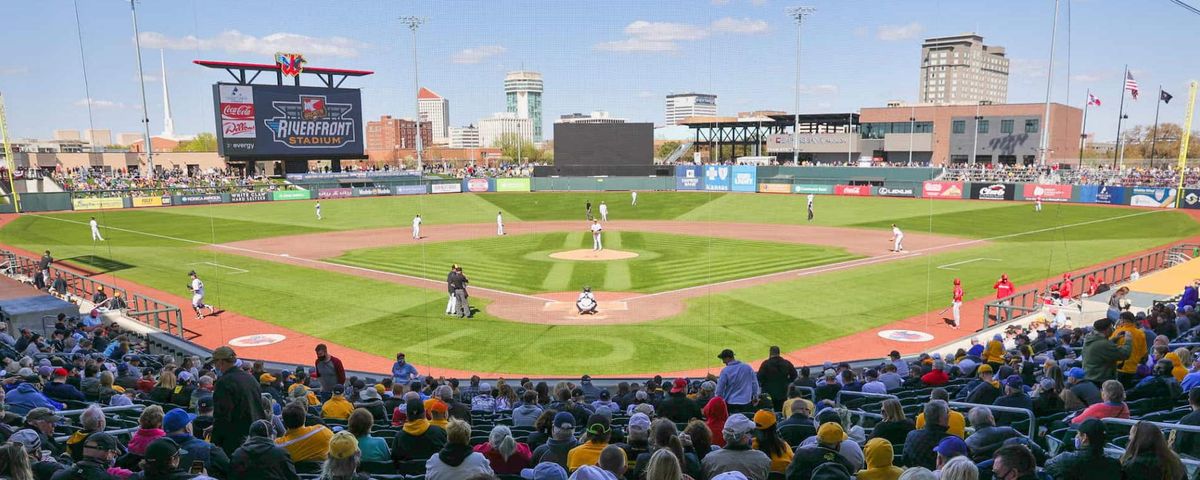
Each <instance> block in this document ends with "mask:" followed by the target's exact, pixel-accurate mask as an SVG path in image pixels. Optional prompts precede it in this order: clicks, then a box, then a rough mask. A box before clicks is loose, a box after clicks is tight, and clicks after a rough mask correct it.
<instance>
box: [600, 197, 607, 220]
mask: <svg viewBox="0 0 1200 480" xmlns="http://www.w3.org/2000/svg"><path fill="white" fill-rule="evenodd" d="M600 221H602V222H607V221H608V205H607V204H605V203H604V202H600Z"/></svg>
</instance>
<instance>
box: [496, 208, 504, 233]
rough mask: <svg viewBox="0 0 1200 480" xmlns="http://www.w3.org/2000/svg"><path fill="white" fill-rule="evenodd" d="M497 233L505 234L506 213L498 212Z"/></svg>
mask: <svg viewBox="0 0 1200 480" xmlns="http://www.w3.org/2000/svg"><path fill="white" fill-rule="evenodd" d="M496 235H504V215H502V214H499V213H497V214H496Z"/></svg>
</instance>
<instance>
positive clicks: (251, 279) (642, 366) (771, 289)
mask: <svg viewBox="0 0 1200 480" xmlns="http://www.w3.org/2000/svg"><path fill="white" fill-rule="evenodd" d="M548 198H554V199H556V201H557V202H560V203H562V204H563V206H556V207H554V208H550V207H548V206H547V204H546V203H545V202H546V200H545V199H548ZM588 198H591V199H593V202H594V203H595V202H598V200H596V199H605V200H606V201H609V200H607V199H608V198H610V197H609V196H605V195H602V194H592V193H588V194H583V193H579V194H565V193H563V194H560V193H554V194H542V193H538V194H487V195H471V194H463V195H443V196H420V197H393V198H386V197H385V198H369V199H353V200H337V201H324V202H322V207H323V210H324V211H325V213H326V220H324V221H322V222H317V221H316V220H315V218H313V212H312V205H313V203H314V202H311V201H307V202H306V201H297V202H271V203H261V204H243V205H229V206H211V207H186V208H163V209H150V210H121V211H104V212H95V213H87V212H80V213H61V214H51V215H45V216H30V215H25V216H22V217H21V218H19V219H17V220H15V221H13V222H12V223H10V224H9V225H7V226H5V227H4V228H3V229H0V242H3V243H5V244H10V245H15V246H18V247H21V248H24V249H27V250H32V251H41V250H43V249H46V248H49V249H51V250H53V251H54V254H55V256H56V257H57V258H60V259H63V258H78V259H79V261H80V262H83V261H85V260H86V262H87V263H89V264H92V265H102V266H106V267H109V268H114V269H115V270H113V271H111V272H109V273H106V275H114V276H119V277H121V278H125V279H128V280H131V281H134V282H138V283H141V284H145V285H148V286H150V287H154V288H158V289H161V290H164V291H169V292H173V293H175V294H177V295H179V296H184V297H186V295H187V292H186V291H184V289H183V286H184V283H185V281H186V276H185V273H186V272H187V270H189V269H192V268H194V269H196V270H197V271H199V272H200V273H201V275H202V276H203V277H204V278H205V281H206V284H207V285H208V287H209V296H210V299H211V300H213V301H215V302H216V303H217V304H218V305H220V306H221V307H222V308H225V309H228V310H231V311H235V312H238V313H241V314H245V315H248V316H251V317H254V318H258V319H261V320H264V321H267V322H272V323H276V324H279V325H283V326H286V327H289V328H292V329H295V330H297V331H300V332H303V333H306V334H310V335H313V336H317V337H319V338H325V339H328V340H330V341H331V342H337V343H342V344H346V345H351V346H354V347H356V348H359V349H362V350H364V351H368V352H372V353H376V354H379V355H384V356H391V355H393V354H394V353H395V352H396V351H405V352H406V353H408V354H409V358H410V359H411V360H412V361H414V362H416V363H418V364H427V365H437V366H441V367H450V368H459V369H464V370H475V371H493V372H495V371H504V372H520V373H529V374H542V375H578V374H579V373H581V372H582V371H587V372H589V373H593V374H601V373H607V374H622V373H624V374H633V373H653V372H660V371H667V370H682V369H689V368H703V367H714V368H715V367H717V366H719V364H718V363H717V361H716V359H715V358H713V357H714V353H715V352H716V351H719V350H720V349H721V348H732V349H734V350H735V351H738V353H739V354H742V355H743V356H751V357H753V356H761V355H765V352H766V346H768V345H772V344H776V345H779V346H781V347H782V348H784V349H785V350H792V349H797V348H802V347H804V346H807V345H813V344H817V343H821V342H823V341H826V340H828V339H831V338H837V337H841V336H844V335H848V334H851V333H854V332H857V331H861V330H865V329H869V328H872V327H876V326H879V325H883V324H886V323H888V322H891V321H894V320H896V319H900V318H905V317H909V316H912V315H917V314H920V313H922V312H927V311H930V310H938V309H940V308H942V307H944V306H945V305H946V304H947V303H948V301H949V292H950V282H951V280H952V279H953V278H954V277H959V278H962V279H963V283H964V288H965V290H966V293H967V298H968V299H972V298H979V297H990V296H992V295H993V291H992V290H991V284H992V282H993V281H994V279H995V277H997V276H998V275H999V273H1000V272H1002V271H1003V272H1006V273H1008V274H1009V276H1010V277H1012V278H1013V279H1014V281H1015V282H1017V283H1019V284H1020V283H1029V282H1032V281H1035V280H1038V279H1042V278H1047V277H1052V276H1055V275H1058V274H1060V273H1062V272H1063V271H1067V270H1070V269H1078V268H1081V267H1083V266H1085V265H1091V264H1095V263H1100V262H1103V261H1105V260H1108V259H1111V258H1114V257H1117V256H1120V255H1124V254H1128V253H1132V252H1135V251H1140V250H1144V249H1147V248H1150V247H1154V246H1158V245H1162V244H1166V243H1170V242H1172V241H1174V240H1175V239H1178V238H1181V237H1186V236H1193V235H1200V227H1198V225H1197V224H1196V223H1195V222H1194V221H1192V220H1191V218H1190V217H1189V216H1187V215H1186V214H1185V213H1183V212H1174V211H1155V212H1154V213H1142V212H1147V210H1137V209H1122V208H1110V207H1097V206H1084V205H1057V204H1047V205H1046V209H1045V211H1043V212H1041V213H1040V214H1035V213H1034V212H1033V211H1032V206H1030V205H1028V204H1020V203H1010V202H996V203H989V202H980V201H975V202H968V201H941V200H936V201H934V200H916V199H888V198H849V197H832V196H820V197H817V219H816V221H815V222H814V223H816V224H822V225H834V226H857V227H862V228H869V229H879V228H887V226H888V225H889V224H890V223H892V222H893V221H894V222H897V223H901V224H902V226H903V228H904V229H905V230H907V231H909V232H918V231H929V230H932V231H933V232H934V233H943V234H953V235H959V236H964V237H973V238H993V237H996V236H999V235H1010V234H1013V233H1019V232H1030V231H1036V230H1043V229H1047V230H1045V231H1042V232H1040V233H1032V234H1027V235H1016V236H1010V237H1007V238H1001V239H996V240H994V241H991V242H989V243H987V244H986V245H982V246H978V247H972V248H968V249H964V250H959V251H955V252H949V253H938V254H931V255H921V256H917V257H913V258H910V259H906V260H901V261H896V262H889V263H886V264H881V265H876V266H872V267H869V268H862V269H851V270H845V271H839V272H832V273H827V274H822V275H819V276H811V277H799V278H797V279H795V280H792V281H787V282H780V283H774V284H771V285H765V286H756V287H753V288H747V289H740V290H735V291H728V292H724V293H721V294H717V295H711V296H707V297H700V298H695V299H692V300H691V301H689V303H688V305H687V310H686V311H685V312H684V313H682V314H680V315H678V316H675V317H672V318H667V319H663V320H660V321H656V322H651V323H646V324H639V325H612V326H586V325H579V326H546V325H530V324H520V323H512V322H507V321H502V320H498V319H494V318H490V317H489V316H488V315H486V314H480V315H477V316H476V317H475V318H474V319H469V320H459V319H454V318H447V317H445V316H443V315H442V314H441V313H442V309H443V308H444V306H445V292H444V290H443V289H440V288H439V289H422V288H412V287H405V286H401V285H395V284H392V283H388V282H381V281H375V280H368V279H364V278H360V277H355V276H350V275H343V274H338V273H331V272H326V271H317V270H313V269H309V268H304V267H298V266H292V265H285V264H278V263H274V262H269V261H264V260H255V259H251V258H247V257H242V256H239V255H233V254H229V253H224V252H213V251H210V250H204V249H201V248H200V247H202V246H203V245H204V244H207V243H223V242H230V241H236V240H245V239H251V238H262V237H271V236H279V235H294V234H300V233H310V232H319V231H328V230H346V229H360V228H376V227H393V226H405V225H407V224H408V221H409V220H410V219H411V214H413V213H415V212H416V211H418V210H420V211H421V213H422V214H423V217H424V218H425V219H426V222H428V223H429V224H437V223H460V222H470V223H489V222H492V221H494V219H495V212H496V211H497V210H503V211H504V212H505V214H506V216H507V217H508V218H509V219H510V221H516V220H518V219H521V220H529V219H571V218H580V217H581V216H582V215H583V208H582V205H583V201H584V200H586V199H588ZM612 198H614V200H612V201H609V202H610V204H611V207H610V210H611V212H610V213H611V216H613V217H616V218H620V219H625V218H642V219H670V218H679V219H686V220H701V221H737V222H760V223H794V224H803V223H805V220H804V217H803V196H800V195H796V196H789V195H742V194H724V195H721V194H707V193H666V192H648V193H644V194H642V195H640V196H639V199H638V203H639V206H638V207H637V209H636V210H635V209H633V208H631V207H629V206H628V205H627V203H628V198H629V197H628V194H627V193H623V194H613V196H612ZM617 201H620V202H622V203H620V204H618V203H616V202H617ZM930 212H933V215H932V216H930V215H929V213H930ZM91 215H95V216H97V218H98V220H100V223H101V224H102V225H104V226H105V227H115V228H120V229H124V230H114V229H109V230H106V231H105V238H107V239H108V240H109V241H108V242H104V243H102V244H99V245H93V244H92V242H91V241H90V235H89V233H88V228H87V226H86V221H87V219H88V217H89V216H91ZM634 215H639V216H634ZM1131 215H1133V216H1131ZM526 216H528V217H530V218H525V217H526ZM672 216H673V217H672ZM63 220H67V221H69V222H71V223H68V222H64V221H63ZM1087 222H1094V223H1088V224H1084V225H1078V224H1081V223H1087ZM1059 227H1062V228H1059ZM125 230H128V231H125ZM866 234H869V235H876V234H877V233H874V232H868V233H866ZM513 238H516V237H513ZM714 240H715V239H714ZM583 241H584V242H586V241H587V240H583ZM625 242H628V239H624V238H622V243H625ZM461 243H470V242H461ZM436 245H437V244H433V243H430V244H426V245H425V250H426V254H428V252H429V251H431V249H437V248H439V247H437V246H436ZM609 245H610V246H611V245H612V244H611V243H610V244H609ZM454 248H462V247H454ZM531 251H532V250H531ZM723 252H724V251H723V250H715V251H713V252H711V253H712V254H710V255H709V257H711V256H712V255H723V254H724V253H723ZM479 255H480V256H486V258H481V259H479V261H484V260H487V261H493V260H491V259H492V258H494V257H502V255H501V254H499V253H498V252H494V251H491V250H488V249H487V248H483V247H481V248H480V250H479ZM87 256H94V257H95V258H85V257H87ZM426 258H428V257H426ZM696 258H698V259H703V258H706V257H699V256H697V257H696ZM977 258H992V259H998V260H999V261H992V260H982V261H973V262H970V263H966V264H962V265H959V266H957V267H955V268H959V270H946V269H938V268H936V267H938V266H940V265H947V264H950V263H954V262H960V261H964V260H972V259H977ZM456 261H461V260H456ZM427 263H428V267H429V268H430V269H431V270H432V271H436V272H438V274H437V275H438V277H440V275H441V274H442V272H444V270H445V266H446V264H445V263H443V262H441V261H439V263H436V264H435V263H433V261H432V260H430V261H428V262H427ZM462 263H466V262H462ZM696 263H702V262H696ZM212 264H217V265H223V266H224V267H222V266H214V265H212ZM225 267H233V268H238V269H244V270H248V271H249V273H245V274H236V273H234V271H233V270H230V269H228V268H225ZM479 270H484V269H482V268H481V269H479ZM585 270H586V269H585ZM471 273H472V276H473V278H476V279H477V280H476V281H482V280H481V279H479V277H478V276H479V275H481V274H483V273H484V272H483V271H474V270H473V271H472V272H471ZM638 275H639V272H637V271H631V273H630V277H629V278H630V280H629V282H630V285H631V287H632V286H633V284H634V283H636V282H639V280H638V279H637V278H638ZM574 277H575V273H574V272H572V274H571V276H570V278H574ZM608 277H609V273H608V272H606V274H605V281H610V280H608ZM613 278H617V277H616V276H614V277H613ZM503 280H504V279H502V278H501V279H498V280H497V281H503ZM568 282H570V280H569V281H568ZM514 283H515V282H514ZM649 283H652V282H647V283H646V284H649ZM597 284H600V283H597ZM476 305H477V306H482V305H479V304H478V302H476Z"/></svg>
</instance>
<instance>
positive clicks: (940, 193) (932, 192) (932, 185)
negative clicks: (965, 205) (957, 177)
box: [921, 181, 963, 198]
mask: <svg viewBox="0 0 1200 480" xmlns="http://www.w3.org/2000/svg"><path fill="white" fill-rule="evenodd" d="M921 196H922V197H925V198H963V183H962V182H936V181H928V182H924V183H922V184H921Z"/></svg>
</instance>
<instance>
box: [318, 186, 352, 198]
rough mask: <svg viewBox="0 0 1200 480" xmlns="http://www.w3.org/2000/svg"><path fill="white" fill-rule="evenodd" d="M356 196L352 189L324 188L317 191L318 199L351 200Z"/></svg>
mask: <svg viewBox="0 0 1200 480" xmlns="http://www.w3.org/2000/svg"><path fill="white" fill-rule="evenodd" d="M353 195H354V189H352V188H322V189H320V190H317V198H319V199H322V200H324V199H326V198H349V197H351V196H353Z"/></svg>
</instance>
